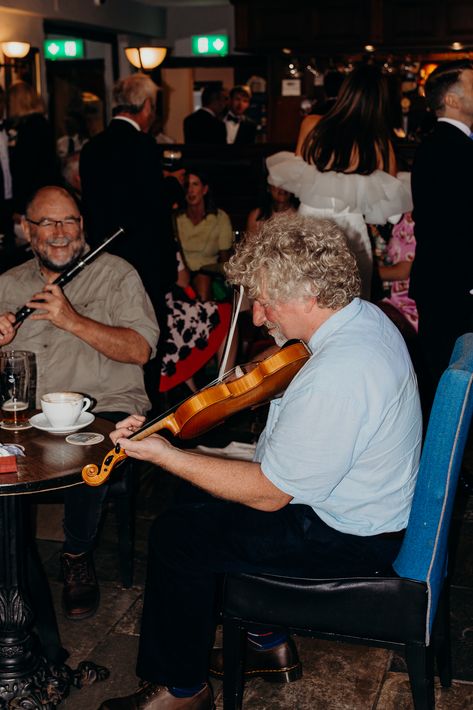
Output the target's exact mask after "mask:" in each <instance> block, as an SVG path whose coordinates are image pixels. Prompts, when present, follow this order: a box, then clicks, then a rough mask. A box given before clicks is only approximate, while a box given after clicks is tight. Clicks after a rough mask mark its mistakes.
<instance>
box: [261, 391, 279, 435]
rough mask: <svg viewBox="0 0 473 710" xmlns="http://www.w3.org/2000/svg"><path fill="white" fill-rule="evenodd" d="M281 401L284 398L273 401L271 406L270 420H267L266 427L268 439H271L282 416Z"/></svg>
mask: <svg viewBox="0 0 473 710" xmlns="http://www.w3.org/2000/svg"><path fill="white" fill-rule="evenodd" d="M281 401H282V397H277V398H276V399H273V400H271V404H270V405H269V412H268V418H267V420H266V427H265V435H266V439H269V437H270V436H271V434H272V433H273V431H274V427H275V426H276V424H277V422H278V419H279V415H280V414H281Z"/></svg>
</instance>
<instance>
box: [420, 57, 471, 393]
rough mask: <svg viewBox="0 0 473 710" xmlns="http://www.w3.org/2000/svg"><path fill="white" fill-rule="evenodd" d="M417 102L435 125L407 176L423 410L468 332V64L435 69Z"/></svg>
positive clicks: (469, 216) (469, 184) (469, 71)
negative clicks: (424, 378)
mask: <svg viewBox="0 0 473 710" xmlns="http://www.w3.org/2000/svg"><path fill="white" fill-rule="evenodd" d="M425 95H426V99H427V103H428V105H429V107H430V109H431V110H432V111H433V112H434V113H435V114H436V115H437V123H436V125H435V128H434V131H433V133H432V134H431V135H429V136H427V137H426V138H425V139H424V141H423V143H422V144H421V145H420V147H419V148H418V150H417V154H416V157H415V162H414V166H413V170H412V197H413V202H414V212H413V217H414V221H415V237H416V240H417V250H416V257H415V261H414V264H413V269H412V274H411V284H410V291H409V292H410V295H411V296H412V298H414V299H415V301H416V303H417V308H418V311H419V343H420V346H421V349H422V353H423V356H424V359H425V364H426V372H425V374H426V376H427V378H428V381H427V383H426V385H427V404H428V403H429V396H431V394H432V392H433V391H434V387H435V385H436V382H437V380H438V379H439V377H440V375H441V373H442V370H443V369H444V368H445V367H446V366H447V365H448V361H449V356H450V353H451V350H452V347H453V344H454V342H455V340H456V338H457V337H458V336H459V335H461V334H462V333H465V332H466V331H469V330H471V329H472V327H473V318H472V316H473V295H472V293H473V272H472V267H471V265H472V263H473V237H472V230H473V216H472V211H471V199H472V195H473V141H472V140H470V130H471V126H472V123H473V62H471V61H469V60H463V59H462V60H456V61H452V62H446V63H444V64H441V65H440V66H439V67H437V69H436V70H435V71H434V72H432V74H431V75H430V76H429V78H428V80H427V82H426V85H425ZM421 374H424V373H421Z"/></svg>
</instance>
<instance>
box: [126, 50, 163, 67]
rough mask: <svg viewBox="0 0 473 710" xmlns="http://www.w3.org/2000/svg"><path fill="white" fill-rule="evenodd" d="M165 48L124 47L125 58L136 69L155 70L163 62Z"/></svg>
mask: <svg viewBox="0 0 473 710" xmlns="http://www.w3.org/2000/svg"><path fill="white" fill-rule="evenodd" d="M167 51H168V50H167V47H126V49H125V54H126V58H127V59H128V61H129V62H130V64H132V65H133V66H134V67H136V68H137V69H155V68H156V67H159V65H160V64H161V63H162V62H163V61H164V57H165V56H166V53H167Z"/></svg>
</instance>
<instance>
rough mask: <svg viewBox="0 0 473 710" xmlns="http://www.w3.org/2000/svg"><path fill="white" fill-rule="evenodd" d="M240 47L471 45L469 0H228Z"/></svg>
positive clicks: (320, 49) (321, 50) (325, 49)
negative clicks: (233, 8)
mask: <svg viewBox="0 0 473 710" xmlns="http://www.w3.org/2000/svg"><path fill="white" fill-rule="evenodd" d="M232 1H233V4H234V5H235V9H236V14H235V19H236V34H237V43H238V49H242V50H245V49H246V50H249V49H251V50H253V51H254V50H255V49H257V48H258V49H262V50H266V51H271V50H273V51H274V50H281V49H282V47H290V48H291V49H293V50H295V51H297V52H299V53H304V52H307V51H309V52H311V53H314V52H317V53H318V54H327V53H330V54H333V53H335V52H341V51H342V52H345V53H352V52H356V51H362V48H363V46H364V45H365V44H366V43H367V42H371V43H375V44H376V46H377V47H378V48H383V47H384V48H385V50H389V51H391V50H396V48H399V49H400V50H403V49H409V50H414V51H415V50H416V49H418V50H419V51H422V50H424V49H425V48H428V49H431V50H442V49H446V48H447V47H448V46H449V45H450V44H451V43H452V42H453V41H455V40H457V41H461V42H463V43H465V44H469V45H473V1H472V0H313V2H305V1H304V0H292V2H291V0H287V2H282V1H280V0H254V1H252V2H249V1H248V0H232Z"/></svg>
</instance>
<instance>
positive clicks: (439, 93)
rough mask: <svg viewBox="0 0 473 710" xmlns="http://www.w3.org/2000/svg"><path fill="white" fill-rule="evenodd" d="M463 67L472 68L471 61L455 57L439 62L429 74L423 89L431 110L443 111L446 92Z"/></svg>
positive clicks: (457, 79)
mask: <svg viewBox="0 0 473 710" xmlns="http://www.w3.org/2000/svg"><path fill="white" fill-rule="evenodd" d="M465 69H473V62H471V61H470V60H469V59H456V60H454V61H451V62H444V63H443V64H440V65H439V66H438V67H437V69H434V71H433V72H432V74H430V75H429V77H428V79H427V81H426V82H425V87H424V89H425V98H426V100H427V105H428V106H429V108H430V109H432V111H435V112H436V113H437V112H438V111H443V109H444V108H445V103H444V102H445V96H446V94H447V93H448V92H449V90H450V89H451V88H452V86H454V85H455V84H456V83H457V82H458V81H459V79H460V75H461V73H462V72H463V71H464V70H465Z"/></svg>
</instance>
